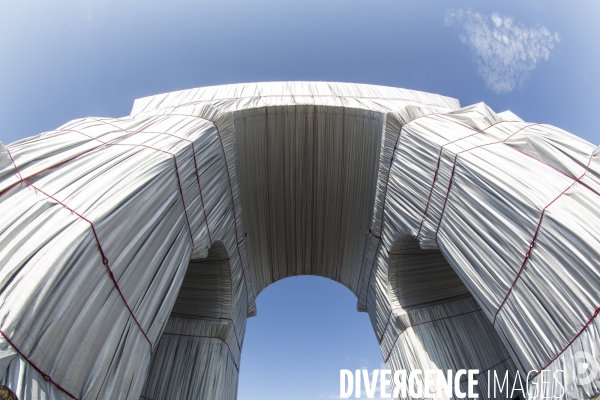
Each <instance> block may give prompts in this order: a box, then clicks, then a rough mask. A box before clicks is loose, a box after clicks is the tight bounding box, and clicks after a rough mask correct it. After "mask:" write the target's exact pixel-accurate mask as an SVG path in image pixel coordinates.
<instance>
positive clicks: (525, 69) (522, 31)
mask: <svg viewBox="0 0 600 400" xmlns="http://www.w3.org/2000/svg"><path fill="white" fill-rule="evenodd" d="M445 23H446V26H454V27H456V28H458V29H459V30H460V41H461V42H463V43H465V44H468V45H469V46H470V47H471V50H472V51H473V52H474V53H475V56H476V60H477V72H478V73H479V75H481V77H483V79H484V81H485V83H486V85H487V86H488V87H489V88H490V89H491V90H492V91H494V92H496V93H508V92H511V91H512V90H513V89H514V88H515V87H517V86H521V85H522V84H523V83H524V81H525V80H526V79H527V77H528V76H529V73H530V72H531V71H533V70H534V69H535V67H536V66H537V64H538V63H539V62H540V61H542V60H548V58H549V57H550V52H551V51H552V49H554V46H555V44H556V43H558V42H560V38H559V36H558V33H551V32H550V31H549V30H548V29H547V28H546V27H545V26H542V25H538V26H535V27H533V28H527V27H525V26H523V25H521V24H518V23H515V21H514V20H513V19H512V18H511V17H506V16H502V15H500V14H497V13H494V14H492V15H491V16H485V15H481V14H479V13H476V12H472V11H463V10H448V12H447V13H446V18H445Z"/></svg>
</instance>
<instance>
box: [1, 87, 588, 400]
mask: <svg viewBox="0 0 600 400" xmlns="http://www.w3.org/2000/svg"><path fill="white" fill-rule="evenodd" d="M599 175H600V163H599V159H598V149H596V147H595V146H593V145H591V144H589V143H587V142H585V141H583V140H581V139H579V138H577V137H575V136H572V135H570V134H568V133H566V132H564V131H561V130H559V129H557V128H554V127H551V126H548V125H540V124H529V123H526V122H523V121H522V120H520V119H519V118H518V117H516V116H515V115H514V114H512V113H510V112H504V113H500V114H497V113H495V112H494V111H492V110H491V109H490V108H489V107H487V106H485V105H484V104H477V105H474V106H470V107H466V108H459V104H458V101H456V100H454V99H450V98H447V97H443V96H438V95H433V94H427V93H422V92H415V91H410V90H404V89H396V88H386V87H379V86H370V85H357V84H340V83H323V82H317V83H314V82H283V83H264V84H245V85H228V86H217V87H208V88H201V89H193V90H187V91H181V92H173V93H168V94H164V95H158V96H153V97H149V98H144V99H139V100H136V102H135V104H134V108H133V110H132V113H131V115H130V116H128V117H123V118H115V119H110V118H91V117H90V118H84V119H79V120H75V121H72V122H69V123H67V124H65V125H64V126H62V127H60V128H58V129H57V130H55V131H53V132H47V133H44V134H42V135H39V136H36V137H33V138H28V139H24V140H22V141H19V142H16V143H13V144H11V145H9V146H7V147H4V146H0V212H1V214H2V215H3V218H2V219H1V220H0V282H1V286H0V304H2V305H1V306H0V316H1V318H0V321H2V322H1V332H0V333H1V335H2V337H1V338H0V348H1V349H2V354H3V355H2V356H1V357H0V360H2V363H0V381H1V382H2V383H4V384H7V385H9V386H10V387H12V388H14V389H15V390H16V391H17V394H18V395H19V396H20V398H33V399H37V398H46V397H50V398H78V399H79V398H132V399H137V398H139V396H140V393H142V391H143V393H142V396H143V398H152V399H154V400H158V398H162V397H161V396H165V393H169V392H172V390H174V389H173V388H174V387H178V388H179V389H178V390H180V391H179V392H177V393H178V394H177V396H178V397H180V398H192V397H194V398H196V397H200V398H207V399H208V398H211V399H212V398H223V399H234V398H235V396H236V387H237V376H238V373H239V365H240V357H241V349H242V344H243V337H244V331H245V321H246V318H247V316H252V315H254V314H255V312H256V310H255V303H254V300H255V297H256V295H257V294H258V293H260V291H261V290H263V289H264V288H265V287H267V286H268V285H269V284H271V283H273V282H275V281H277V280H280V279H283V278H285V277H288V276H293V275H301V274H314V275H319V276H325V277H329V278H331V279H334V280H336V281H338V282H340V283H342V284H344V285H345V286H347V287H348V288H349V289H350V290H352V291H353V292H354V293H355V294H356V295H357V298H358V309H359V310H361V311H367V312H368V313H369V316H370V319H371V322H372V324H373V328H374V331H375V335H376V337H377V340H378V341H379V343H380V346H381V350H382V354H383V355H384V359H385V360H386V362H387V364H388V366H390V367H391V368H393V369H414V368H425V367H426V366H429V367H432V368H439V369H441V370H444V369H456V368H466V369H468V368H471V367H473V368H477V369H480V370H482V371H486V370H490V369H494V370H496V371H499V372H500V373H503V371H510V374H514V373H515V370H516V369H517V368H518V369H519V370H521V371H530V370H534V369H535V370H541V369H547V370H550V371H552V372H555V371H557V370H565V371H567V372H565V374H563V375H562V381H560V384H561V385H562V387H565V388H566V391H567V393H566V396H567V397H565V398H573V399H575V398H590V397H591V396H593V395H595V394H596V393H598V392H600V377H595V378H593V379H585V377H584V378H582V377H581V376H578V375H577V374H576V373H575V372H574V371H575V366H576V362H577V357H578V354H579V353H578V352H579V351H586V352H587V353H586V354H591V355H590V356H589V357H592V358H594V359H595V360H596V361H598V362H600V350H598V349H597V346H596V345H595V343H598V339H599V336H600V335H599V334H598V332H599V331H600V321H599V320H598V319H597V318H596V317H597V315H598V310H599V308H598V306H599V305H600V293H599V291H598V289H597V288H598V287H600V267H599V265H598V262H597V260H598V259H599V258H600V257H599V254H598V252H599V249H600V243H599V238H600V234H599V232H598V226H600V215H598V213H597V212H596V210H597V209H598V205H599V203H600V201H599V193H600V178H599ZM206 257H208V258H206ZM416 259H418V260H419V261H416ZM190 260H191V261H190ZM209 282H214V284H212V283H209ZM575 288H576V289H575ZM461 363H464V364H468V365H462V364H461ZM149 366H150V367H149ZM194 366H195V367H194ZM174 376H176V377H177V379H180V380H183V381H185V382H184V384H181V381H180V382H179V383H177V379H175V380H173V377H174ZM511 376H512V375H511ZM147 377H150V378H149V379H150V380H147V379H148V378H147ZM529 378H530V380H529V382H528V384H529V385H530V386H533V385H535V384H539V387H540V388H541V390H542V391H543V394H545V395H550V396H552V395H555V394H556V392H553V391H555V390H556V389H557V386H556V385H551V384H543V383H542V382H541V380H540V379H541V377H540V376H539V375H534V376H531V375H530V376H529ZM182 388H185V389H182ZM482 390H483V391H482V392H481V394H482V395H483V396H484V397H485V387H483V388H482Z"/></svg>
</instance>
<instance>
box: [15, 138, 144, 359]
mask: <svg viewBox="0 0 600 400" xmlns="http://www.w3.org/2000/svg"><path fill="white" fill-rule="evenodd" d="M6 151H7V152H8V154H9V155H10V159H11V160H12V162H13V165H14V167H15V169H16V170H17V172H18V173H19V176H21V173H20V172H19V168H18V167H17V164H15V163H14V159H13V157H12V155H11V154H10V150H8V148H7V149H6ZM21 181H22V182H24V183H26V184H27V185H29V186H31V187H32V188H34V189H35V190H37V191H39V192H40V193H42V194H43V195H45V196H46V197H48V198H50V199H52V200H54V201H55V202H57V203H58V204H60V205H61V206H63V207H64V208H66V209H67V210H69V211H71V212H72V213H73V214H75V215H77V216H78V217H79V218H81V219H82V220H84V221H86V222H87V223H88V224H90V226H91V227H92V233H93V234H94V238H95V240H96V244H97V245H98V250H99V251H100V255H101V257H102V264H104V266H105V267H106V271H107V272H108V275H109V276H110V279H111V280H112V282H113V284H114V286H115V288H116V289H117V292H118V293H119V296H121V299H122V300H123V302H124V303H125V307H127V310H129V314H130V315H131V317H132V318H133V320H134V321H135V323H136V324H137V326H138V328H139V329H140V331H141V332H142V334H143V335H144V337H145V338H146V340H147V341H148V344H150V352H151V353H152V349H153V344H152V341H151V340H150V338H148V335H147V334H146V332H145V331H144V329H143V328H142V325H141V324H140V322H139V321H138V320H137V318H136V317H135V314H134V313H133V310H132V309H131V307H130V306H129V304H128V303H127V300H126V299H125V296H124V295H123V292H122V291H121V288H120V287H119V284H118V283H117V280H116V278H115V276H114V274H113V272H112V270H111V269H110V266H109V262H108V258H107V257H106V255H105V253H104V250H103V249H102V245H101V244H100V239H99V238H98V233H97V232H96V228H95V227H94V224H93V223H92V221H90V220H89V219H87V218H86V217H84V216H83V215H81V214H79V213H78V212H77V211H75V210H73V209H72V208H70V207H69V206H67V205H66V204H65V203H63V202H61V201H60V200H58V199H56V198H55V197H53V196H51V195H49V194H48V193H46V192H44V191H43V190H41V189H39V188H37V187H36V186H35V185H33V184H32V183H31V182H29V181H27V180H25V179H23V178H21Z"/></svg>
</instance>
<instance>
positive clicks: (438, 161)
mask: <svg viewBox="0 0 600 400" xmlns="http://www.w3.org/2000/svg"><path fill="white" fill-rule="evenodd" d="M434 116H435V117H439V118H441V119H443V120H445V121H449V122H453V123H455V124H458V125H460V126H463V127H465V128H468V129H470V130H472V131H475V132H474V133H472V134H470V135H467V136H463V137H460V138H458V139H455V140H453V141H450V142H447V143H445V144H444V145H442V146H441V147H440V152H439V154H438V159H437V163H436V167H435V171H434V174H433V180H432V182H431V189H430V191H429V196H428V198H427V203H426V204H425V208H424V210H423V217H422V219H421V223H420V225H419V230H418V231H417V236H416V238H417V239H418V238H419V235H420V233H421V228H422V227H423V222H424V221H425V217H426V216H427V210H428V208H429V204H430V201H431V195H432V193H433V188H434V186H435V181H436V179H437V176H438V171H439V167H440V161H441V159H442V151H443V150H444V147H446V146H447V145H450V144H453V143H456V142H458V141H460V140H463V139H466V138H469V137H471V136H474V135H477V134H479V133H482V132H484V131H486V130H488V129H489V128H491V127H493V126H495V125H498V124H501V123H504V122H520V121H498V122H495V123H493V124H491V125H489V126H487V127H486V128H484V129H482V130H477V129H474V128H472V127H470V126H468V125H466V124H463V123H462V122H459V121H456V120H453V119H448V118H444V116H443V115H440V114H427V115H422V116H421V117H417V118H415V119H413V120H411V121H409V122H408V123H407V124H405V125H404V126H406V125H408V124H409V123H411V122H413V121H415V120H417V119H419V118H422V117H434ZM404 126H403V127H402V128H401V129H400V133H402V129H403V128H404ZM519 131H520V130H519ZM519 131H517V132H519ZM515 133H516V132H515ZM512 135H514V133H513V134H512ZM512 135H510V136H509V137H511V136H512ZM398 138H400V134H399V135H398ZM507 139H508V138H507ZM505 140H506V139H505ZM396 146H397V144H396ZM395 152H396V147H394V151H393V153H392V160H391V161H390V171H388V181H387V182H386V185H385V194H384V200H383V201H384V207H383V211H382V214H381V215H382V216H381V223H382V229H381V230H382V231H383V223H384V221H383V216H384V215H385V204H386V200H387V187H388V182H389V173H390V172H391V165H392V161H393V157H394V156H393V154H394V153H395ZM450 179H452V178H450ZM445 205H446V204H445V203H444V207H445ZM436 236H437V231H436ZM388 254H390V255H392V253H391V250H389V251H388ZM406 255H408V254H406ZM374 264H375V258H374V259H373V264H372V266H371V272H370V274H369V283H367V285H368V286H367V297H368V295H369V287H370V279H371V275H372V272H373V268H374ZM367 304H368V303H367ZM393 311H394V310H390V314H389V315H388V318H387V322H386V323H385V325H384V328H383V332H382V333H381V336H380V337H379V343H381V342H382V341H383V337H384V335H385V332H386V331H387V327H388V324H389V321H390V317H391V315H392V313H393Z"/></svg>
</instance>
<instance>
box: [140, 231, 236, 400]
mask: <svg viewBox="0 0 600 400" xmlns="http://www.w3.org/2000/svg"><path fill="white" fill-rule="evenodd" d="M233 281H234V277H233V276H232V271H231V266H230V257H229V255H228V253H227V249H226V247H225V245H224V244H223V243H222V242H220V241H216V242H214V243H213V245H212V246H211V247H210V248H209V249H208V254H207V256H206V258H193V259H191V260H190V261H189V264H188V266H187V269H186V272H185V275H184V278H183V281H182V283H181V286H180V288H179V292H178V295H177V298H176V300H175V303H174V305H173V309H172V311H171V314H170V316H169V319H168V321H167V323H166V325H165V329H164V331H163V333H162V335H161V338H160V340H159V342H158V344H157V346H156V348H155V350H154V352H153V354H152V357H151V360H150V364H149V367H148V373H147V375H146V381H145V384H144V387H143V390H142V395H141V397H140V398H141V399H152V400H157V399H170V398H177V399H196V398H202V399H208V398H215V399H225V400H233V399H235V398H236V396H237V384H238V375H239V364H240V356H241V348H242V343H243V338H244V333H245V326H246V314H245V313H246V310H247V307H246V303H245V301H240V300H244V299H245V294H244V293H243V291H242V290H237V292H238V293H234V290H235V289H236V287H235V284H234V282H233Z"/></svg>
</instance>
